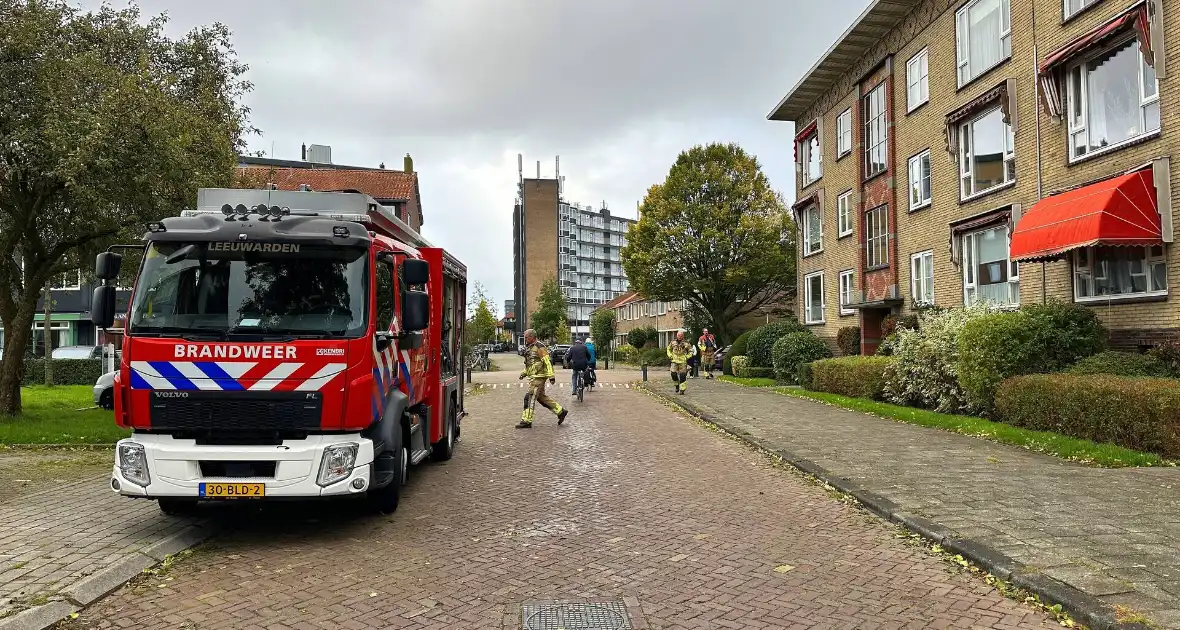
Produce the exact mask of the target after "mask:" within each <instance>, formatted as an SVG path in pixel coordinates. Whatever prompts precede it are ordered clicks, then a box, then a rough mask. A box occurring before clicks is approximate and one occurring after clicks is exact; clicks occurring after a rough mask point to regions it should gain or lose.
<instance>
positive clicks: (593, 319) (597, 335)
mask: <svg viewBox="0 0 1180 630" xmlns="http://www.w3.org/2000/svg"><path fill="white" fill-rule="evenodd" d="M590 338H591V339H593V340H594V346H595V349H596V350H597V351H598V352H602V353H605V352H606V351H607V350H610V347H611V341H613V340H614V338H615V312H614V311H613V310H611V309H605V310H601V311H596V312H595V313H594V314H593V315H591V316H590Z"/></svg>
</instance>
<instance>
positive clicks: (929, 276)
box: [910, 249, 934, 306]
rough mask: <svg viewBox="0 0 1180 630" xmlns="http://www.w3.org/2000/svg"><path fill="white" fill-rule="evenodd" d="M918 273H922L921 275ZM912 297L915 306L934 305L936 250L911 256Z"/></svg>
mask: <svg viewBox="0 0 1180 630" xmlns="http://www.w3.org/2000/svg"><path fill="white" fill-rule="evenodd" d="M918 272H921V274H920V275H919V273H918ZM910 297H911V298H912V299H913V302H914V306H933V305H934V250H932V249H928V250H926V251H924V252H918V253H916V254H911V255H910Z"/></svg>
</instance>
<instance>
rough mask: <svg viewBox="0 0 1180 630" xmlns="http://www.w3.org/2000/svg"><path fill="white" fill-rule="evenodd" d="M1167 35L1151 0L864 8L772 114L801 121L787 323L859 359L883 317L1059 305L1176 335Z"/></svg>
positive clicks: (1166, 14) (1136, 340)
mask: <svg viewBox="0 0 1180 630" xmlns="http://www.w3.org/2000/svg"><path fill="white" fill-rule="evenodd" d="M1014 25H1017V26H1019V28H1014V27H1013V26H1014ZM1176 42H1180V10H1177V9H1175V8H1172V7H1171V6H1169V8H1168V10H1167V11H1165V10H1164V8H1163V0H1135V1H1132V0H954V1H951V0H875V1H874V2H872V4H871V5H870V6H869V7H868V8H867V9H866V10H865V11H864V12H863V13H862V14H861V16H860V17H859V18H858V19H857V20H856V22H855V23H854V24H853V25H852V26H851V27H850V28H849V29H848V30H847V31H846V32H845V34H844V35H843V37H842V38H841V39H840V41H838V42H836V43H835V44H834V45H833V46H832V47H831V48H830V49H829V50H828V52H827V53H826V54H825V55H824V56H823V58H822V59H821V60H820V61H819V62H818V63H817V64H816V65H815V66H814V67H813V68H812V69H811V70H810V71H809V72H808V73H807V75H806V76H805V77H803V79H802V80H801V81H799V83H798V84H797V85H796V86H795V88H794V89H792V90H791V92H790V93H789V94H788V95H787V96H786V97H785V98H783V100H782V101H781V102H780V103H779V104H778V105H777V106H776V107H775V108H774V110H773V111H772V112H771V113H770V115H769V116H768V118H770V119H771V120H782V121H791V122H794V123H795V127H796V129H797V130H798V132H797V134H796V142H795V155H796V199H797V201H796V202H795V203H794V205H793V209H794V211H795V213H796V216H797V218H798V223H799V228H800V237H799V295H800V299H799V313H800V320H801V321H803V322H804V323H806V324H807V325H808V326H810V327H812V328H813V329H814V330H815V332H816V333H817V334H818V335H820V336H822V337H827V338H832V337H834V336H835V335H836V333H837V331H838V330H839V329H840V328H842V327H845V326H850V325H859V326H860V327H861V334H862V351H864V352H866V353H871V352H874V351H875V349H876V347H877V345H878V344H879V343H880V324H881V321H882V319H883V318H884V317H885V316H886V315H888V314H890V313H901V312H913V311H915V310H916V309H919V308H921V307H922V306H923V305H927V304H933V305H938V306H943V307H954V306H962V305H964V304H971V303H976V302H981V301H988V302H991V303H995V304H999V305H1003V306H1010V307H1016V306H1018V305H1020V304H1029V303H1040V302H1043V301H1046V300H1050V299H1054V298H1056V299H1063V300H1069V301H1074V302H1077V303H1079V304H1085V305H1087V306H1090V307H1092V308H1094V309H1095V311H1096V312H1097V313H1098V315H1099V316H1100V317H1101V319H1102V320H1103V321H1104V322H1105V323H1106V325H1107V326H1108V327H1109V328H1110V329H1111V337H1112V343H1114V344H1115V345H1117V346H1122V347H1128V348H1133V347H1142V346H1145V345H1150V344H1151V343H1153V342H1156V341H1158V340H1159V339H1162V338H1167V337H1171V336H1175V335H1177V333H1180V301H1178V300H1177V299H1176V298H1172V297H1171V296H1170V290H1169V289H1170V287H1172V286H1177V283H1180V258H1178V257H1177V255H1176V253H1175V251H1174V248H1173V247H1172V238H1173V233H1172V225H1173V221H1174V214H1173V212H1174V211H1173V209H1172V190H1173V188H1174V187H1175V186H1176V185H1177V184H1178V182H1177V181H1176V180H1175V179H1174V178H1173V174H1172V172H1171V168H1170V156H1171V153H1172V152H1173V151H1174V150H1180V89H1174V88H1176V87H1177V85H1176V83H1175V80H1171V79H1169V78H1168V77H1167V73H1166V70H1165V61H1166V58H1167V56H1168V53H1169V52H1170V50H1171V49H1174V48H1175V46H1176ZM1169 134H1171V135H1169ZM1178 176H1180V175H1178Z"/></svg>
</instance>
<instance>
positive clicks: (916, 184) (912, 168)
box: [908, 149, 934, 212]
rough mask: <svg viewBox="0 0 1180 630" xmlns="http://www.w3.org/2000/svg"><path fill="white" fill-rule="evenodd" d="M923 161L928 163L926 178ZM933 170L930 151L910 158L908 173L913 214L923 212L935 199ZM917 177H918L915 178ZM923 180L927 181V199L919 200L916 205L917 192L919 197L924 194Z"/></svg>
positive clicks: (927, 150)
mask: <svg viewBox="0 0 1180 630" xmlns="http://www.w3.org/2000/svg"><path fill="white" fill-rule="evenodd" d="M923 161H925V162H926V175H925V177H923V176H922V162H923ZM931 169H932V166H931V163H930V149H926V150H925V151H923V152H921V153H919V154H917V155H915V156H914V157H912V158H910V162H909V167H908V171H909V182H910V186H909V203H910V211H911V212H912V211H914V210H921V209H922V208H925V207H927V206H929V205H930V203H931V201H932V199H933V197H934V193H933V192H932V191H931V186H932V184H933V182H932V181H931V180H932V179H933V175H932V174H931V172H930V171H931ZM915 175H916V176H917V177H915ZM923 179H925V181H926V198H925V199H918V201H917V202H916V203H915V201H914V193H915V191H916V192H917V194H918V195H919V196H921V194H922V180H923Z"/></svg>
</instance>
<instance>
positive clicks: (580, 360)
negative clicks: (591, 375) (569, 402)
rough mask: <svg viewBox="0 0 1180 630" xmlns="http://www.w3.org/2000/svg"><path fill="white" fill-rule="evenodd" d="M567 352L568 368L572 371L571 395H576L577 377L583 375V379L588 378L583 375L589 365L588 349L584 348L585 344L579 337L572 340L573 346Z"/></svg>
mask: <svg viewBox="0 0 1180 630" xmlns="http://www.w3.org/2000/svg"><path fill="white" fill-rule="evenodd" d="M567 352H568V355H569V360H570V368H572V369H573V373H574V374H573V383H572V385H573V390H572V391H573V395H574V396H575V397H576V396H577V395H578V385H579V382H578V377H579V376H581V377H583V380H584V381H586V380H589V379H588V377H586V376H585V372H586V370H587V369H588V368H589V367H590V350H588V349H587V348H586V344H584V343H582V340H581V339H579V340H577V341H576V342H574V345H573V347H572V348H570V349H569V350H568V351H567Z"/></svg>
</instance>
